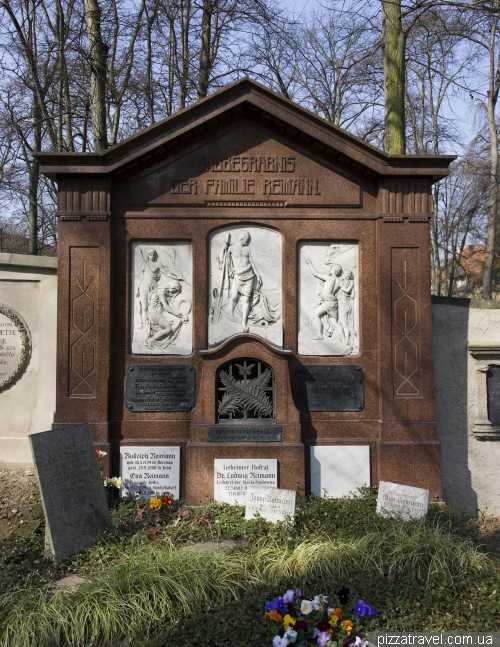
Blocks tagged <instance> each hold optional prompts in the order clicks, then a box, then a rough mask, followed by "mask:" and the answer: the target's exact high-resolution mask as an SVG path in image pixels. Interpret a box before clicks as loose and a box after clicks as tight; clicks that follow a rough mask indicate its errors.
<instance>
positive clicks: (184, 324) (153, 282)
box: [132, 243, 193, 355]
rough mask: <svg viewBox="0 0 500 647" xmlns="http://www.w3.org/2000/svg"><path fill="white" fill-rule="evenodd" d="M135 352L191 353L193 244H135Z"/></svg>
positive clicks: (133, 334)
mask: <svg viewBox="0 0 500 647" xmlns="http://www.w3.org/2000/svg"><path fill="white" fill-rule="evenodd" d="M132 254H133V272H132V290H133V294H132V313H133V316H132V352H133V353H135V354H137V355H189V354H191V352H192V348H193V342H192V333H193V325H192V321H191V309H192V273H193V270H192V249H191V244H190V243H166V244H158V243H134V245H133V248H132Z"/></svg>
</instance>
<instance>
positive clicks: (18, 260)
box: [0, 252, 57, 270]
mask: <svg viewBox="0 0 500 647" xmlns="http://www.w3.org/2000/svg"><path fill="white" fill-rule="evenodd" d="M1 265H16V266H18V267H43V268H45V269H54V270H57V257H55V256H31V255H30V254H10V253H7V252H1V253H0V266H1Z"/></svg>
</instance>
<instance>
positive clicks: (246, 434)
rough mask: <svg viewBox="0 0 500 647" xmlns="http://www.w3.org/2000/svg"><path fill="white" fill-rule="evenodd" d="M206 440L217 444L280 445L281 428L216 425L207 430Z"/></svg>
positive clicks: (272, 426) (274, 426) (271, 426)
mask: <svg viewBox="0 0 500 647" xmlns="http://www.w3.org/2000/svg"><path fill="white" fill-rule="evenodd" d="M208 440H209V441H210V442H211V443H213V442H219V443H280V442H281V427H279V426H277V425H269V426H264V425H255V426H253V427H250V426H248V425H236V426H230V425H217V427H210V429H209V430H208Z"/></svg>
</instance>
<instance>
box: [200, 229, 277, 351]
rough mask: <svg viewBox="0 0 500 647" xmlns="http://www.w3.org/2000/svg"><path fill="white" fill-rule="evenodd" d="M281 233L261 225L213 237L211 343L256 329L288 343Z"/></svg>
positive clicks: (274, 341) (269, 338)
mask: <svg viewBox="0 0 500 647" xmlns="http://www.w3.org/2000/svg"><path fill="white" fill-rule="evenodd" d="M281 302H282V291H281V235H280V234H279V233H278V232H276V231H273V230H272V229H266V228H265V227H256V226H248V227H244V226H240V225H238V226H232V227H226V228H224V229H221V230H219V231H217V232H215V233H214V234H212V236H211V240H210V300H209V304H210V305H209V307H210V312H209V323H208V343H209V346H210V347H212V348H213V347H215V346H219V344H221V343H222V342H224V341H225V340H226V339H229V338H230V337H232V336H233V335H238V334H241V333H252V334H254V335H259V336H260V337H263V338H264V339H266V340H267V341H268V342H269V343H271V344H274V345H275V346H278V347H282V346H283V327H282V324H281Z"/></svg>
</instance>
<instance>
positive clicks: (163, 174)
mask: <svg viewBox="0 0 500 647" xmlns="http://www.w3.org/2000/svg"><path fill="white" fill-rule="evenodd" d="M348 175H349V174H347V173H346V172H343V171H342V170H341V169H336V168H335V167H334V165H332V164H328V163H326V162H324V161H323V160H321V158H316V159H314V158H313V157H312V156H311V154H308V152H307V151H304V150H303V149H302V150H301V148H300V147H299V146H293V147H292V146H290V145H288V144H287V143H285V142H283V141H282V140H280V139H279V138H277V137H276V136H273V135H272V133H270V132H269V131H267V129H264V128H261V127H259V126H256V125H255V124H254V123H250V122H244V123H242V124H241V125H238V126H236V127H233V128H229V129H227V130H226V131H225V132H222V133H220V134H219V135H218V136H217V137H213V138H209V140H208V141H205V142H203V143H201V144H200V145H198V146H197V145H194V146H190V147H189V148H188V150H187V151H185V152H182V153H180V154H178V155H176V156H173V158H170V159H168V160H167V161H166V162H163V163H160V164H157V165H155V166H154V167H152V168H151V169H148V171H146V172H143V173H141V174H140V176H139V177H138V178H137V179H136V180H133V181H132V182H131V183H130V185H129V186H130V199H129V203H130V205H132V206H169V205H174V204H182V205H195V204H206V203H210V202H214V201H216V202H226V201H235V200H245V201H258V202H265V203H268V204H269V205H272V204H277V205H283V203H285V204H286V206H289V207H293V206H315V205H322V206H332V207H359V206H361V200H362V190H361V186H360V184H359V182H357V181H356V177H355V176H354V175H352V174H351V177H349V176H348ZM283 206H284V205H283Z"/></svg>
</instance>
